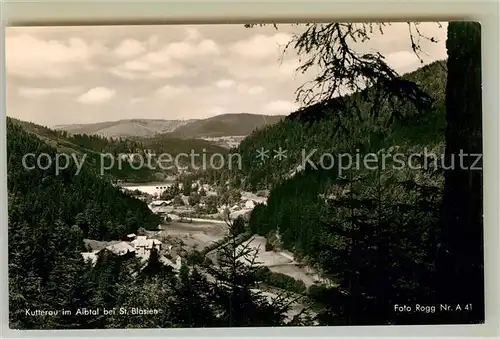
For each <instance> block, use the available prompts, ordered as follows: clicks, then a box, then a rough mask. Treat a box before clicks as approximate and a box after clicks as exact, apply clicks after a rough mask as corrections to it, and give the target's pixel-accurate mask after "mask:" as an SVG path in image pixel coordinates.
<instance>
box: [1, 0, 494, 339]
mask: <svg viewBox="0 0 500 339" xmlns="http://www.w3.org/2000/svg"><path fill="white" fill-rule="evenodd" d="M0 1H1V0H0ZM361 11H363V12H361ZM0 15H1V18H0V19H1V20H2V27H1V28H0V67H1V68H0V75H1V82H0V110H1V114H0V134H1V135H0V194H1V195H2V199H0V249H1V251H2V252H1V253H2V259H1V260H2V261H1V263H0V269H1V279H2V280H1V282H0V289H1V291H0V296H1V299H0V305H1V306H2V313H1V318H0V319H1V320H2V328H1V330H2V332H0V333H1V335H0V337H24V338H26V337H40V336H49V337H96V336H99V337H101V336H103V337H110V336H112V337H145V336H173V337H177V336H178V337H186V336H196V337H207V336H209V337H215V336H216V337H227V336H229V337H231V336H236V337H239V336H252V337H267V336H293V337H297V336H300V337H302V336H303V337H311V336H343V337H345V336H347V337H351V336H356V337H357V336H380V337H388V336H406V337H408V336H456V337H463V336H465V337H469V338H470V337H485V336H488V337H497V336H499V335H500V324H499V323H500V320H499V319H500V312H499V303H498V301H499V292H498V289H499V288H500V280H499V270H498V259H499V258H500V255H499V250H498V243H499V242H498V240H499V232H498V226H499V220H500V219H499V210H500V209H499V206H500V205H499V180H498V178H499V167H500V157H499V153H500V152H499V151H498V149H499V148H498V147H499V137H498V131H499V113H500V112H499V101H498V96H499V93H500V88H499V81H498V80H499V75H500V72H499V67H498V58H499V41H500V35H499V23H498V17H499V4H498V2H497V1H473V0H462V1H460V0H459V1H443V0H442V1H439V2H435V1H431V0H417V1H394V0H392V1H390V0H387V1H385V2H384V1H380V0H371V1H370V0H365V1H360V0H351V1H349V2H341V1H337V2H334V1H315V2H312V1H311V2H309V1H307V0H304V1H303V2H299V1H293V0H288V1H286V0H274V1H273V2H268V1H265V0H256V1H253V2H244V1H232V2H229V1H218V2H211V1H203V0H199V1H189V0H185V1H183V2H175V1H149V2H143V1H139V2H133V1H125V0H124V1H107V2H98V1H87V2H83V1H74V0H68V1H52V2H49V1H36V0H35V1H8V0H5V1H4V2H3V3H0ZM272 19H274V20H272ZM7 20H8V24H9V25H28V24H29V25H33V26H36V25H46V26H54V25H69V24H72V25H90V24H122V25H123V24H166V23H243V22H263V21H266V22H273V21H274V22H293V21H297V20H302V21H304V20H307V21H328V20H329V21H331V20H337V21H346V20H349V21H362V20H369V21H374V20H388V21H403V20H421V21H429V20H436V21H437V20H440V21H446V20H477V21H480V22H481V23H482V33H483V36H482V46H483V53H482V57H483V66H482V74H483V136H484V227H485V277H486V281H485V284H486V323H485V324H484V325H469V326H467V325H460V326H451V325H446V326H365V327H361V326H360V327H352V326H351V327H347V326H346V327H307V328H286V327H285V328H281V327H280V328H260V329H241V328H223V329H176V330H169V329H150V330H82V331H48V330H47V331H12V330H10V329H8V309H7V305H8V289H7V286H8V285H7V282H8V280H7V253H8V252H7V180H6V179H7V178H6V177H7V168H6V163H7V162H6V160H7V157H6V142H5V134H6V129H5V128H6V123H5V122H6V121H5V109H6V106H5V97H6V96H5V77H4V74H5V68H4V62H3V61H4V58H5V52H4V50H5V49H4V47H5V41H4V39H5V38H4V25H7Z"/></svg>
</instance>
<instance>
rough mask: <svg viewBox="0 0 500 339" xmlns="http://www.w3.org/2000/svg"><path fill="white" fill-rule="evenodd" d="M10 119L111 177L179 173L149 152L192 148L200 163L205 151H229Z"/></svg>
mask: <svg viewBox="0 0 500 339" xmlns="http://www.w3.org/2000/svg"><path fill="white" fill-rule="evenodd" d="M10 119H11V121H12V123H14V124H16V125H19V126H21V127H22V128H23V129H24V130H25V131H28V132H30V133H32V134H34V135H36V136H37V137H39V138H40V139H41V140H43V141H45V142H46V143H47V144H49V145H50V146H52V147H54V148H55V149H57V150H58V151H59V152H62V153H65V154H68V155H71V154H73V153H74V154H78V155H79V156H83V155H84V154H86V160H85V161H86V163H87V164H88V165H90V166H89V169H90V170H92V171H93V172H94V173H99V174H100V172H101V167H102V168H103V170H104V171H103V175H104V176H105V177H107V178H108V179H110V180H123V181H127V182H135V183H139V182H151V181H158V180H163V179H164V177H165V175H168V174H172V173H175V172H176V170H177V169H175V168H173V163H170V164H168V163H167V164H162V165H161V166H160V164H159V163H157V161H156V160H157V159H158V158H155V157H153V158H151V161H150V162H149V163H148V162H147V159H148V155H147V154H148V153H152V154H157V155H159V154H163V153H166V154H169V155H170V156H171V157H172V158H174V157H175V156H177V155H178V154H181V153H182V154H191V151H194V152H195V153H196V154H199V155H200V156H197V157H195V158H194V163H195V165H199V164H201V161H202V158H201V155H202V154H206V156H207V157H210V155H211V154H214V153H220V154H226V153H227V149H225V148H223V147H220V146H217V145H215V144H214V143H212V142H210V141H206V140H201V139H181V138H174V137H172V136H170V135H168V134H157V135H155V136H153V137H129V138H108V137H103V136H99V135H92V134H71V133H68V132H66V131H64V130H52V129H50V128H48V127H44V126H40V125H37V124H34V123H31V122H26V121H21V120H17V119H12V118H10ZM120 154H137V155H140V156H141V157H142V159H143V160H144V163H143V165H142V166H141V165H140V162H139V159H137V158H136V159H132V158H122V159H121V160H120V161H119V160H118V158H119V156H120ZM111 156H113V157H114V158H115V160H114V161H113V160H111ZM113 164H114V165H113ZM179 165H181V166H190V165H191V161H190V159H186V157H181V158H180V159H179ZM162 166H163V168H162ZM167 166H170V167H172V168H168V167H167Z"/></svg>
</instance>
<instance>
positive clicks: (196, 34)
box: [186, 27, 201, 41]
mask: <svg viewBox="0 0 500 339" xmlns="http://www.w3.org/2000/svg"><path fill="white" fill-rule="evenodd" d="M186 35H187V37H186V40H188V41H193V40H194V41H197V40H200V39H201V33H200V31H199V30H198V29H197V28H194V27H188V28H186Z"/></svg>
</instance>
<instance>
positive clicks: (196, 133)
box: [169, 113, 283, 138]
mask: <svg viewBox="0 0 500 339" xmlns="http://www.w3.org/2000/svg"><path fill="white" fill-rule="evenodd" d="M282 118H283V116H280V115H260V114H248V113H237V114H235V113H232V114H221V115H216V116H214V117H210V118H207V119H202V120H197V121H193V122H190V123H188V124H186V125H183V126H179V127H177V128H176V129H175V130H174V131H173V132H171V133H169V134H170V136H172V137H176V138H201V137H224V136H228V135H237V136H240V135H248V134H250V133H252V132H253V131H255V130H257V129H260V128H263V127H264V126H268V125H272V124H275V123H277V122H279V121H280V120H281V119H282Z"/></svg>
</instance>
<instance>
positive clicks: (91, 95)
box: [76, 87, 116, 104]
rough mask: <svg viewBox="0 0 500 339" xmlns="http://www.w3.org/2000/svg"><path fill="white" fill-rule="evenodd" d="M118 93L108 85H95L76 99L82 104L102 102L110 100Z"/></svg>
mask: <svg viewBox="0 0 500 339" xmlns="http://www.w3.org/2000/svg"><path fill="white" fill-rule="evenodd" d="M115 94H116V91H115V90H113V89H109V88H106V87H94V88H92V89H90V90H89V91H87V92H86V93H84V94H82V95H80V96H79V97H78V98H77V99H76V101H78V102H79V103H81V104H101V103H104V102H106V101H109V100H110V99H111V98H113V97H114V96H115Z"/></svg>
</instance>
